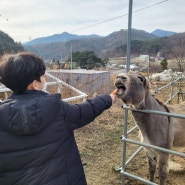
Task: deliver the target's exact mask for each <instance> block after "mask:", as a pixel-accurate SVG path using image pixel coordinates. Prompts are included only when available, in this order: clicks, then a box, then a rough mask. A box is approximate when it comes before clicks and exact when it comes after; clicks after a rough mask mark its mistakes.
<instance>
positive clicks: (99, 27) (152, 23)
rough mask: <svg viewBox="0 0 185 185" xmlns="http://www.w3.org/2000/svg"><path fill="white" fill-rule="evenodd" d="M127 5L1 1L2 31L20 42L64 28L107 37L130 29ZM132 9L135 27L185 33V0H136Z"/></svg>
mask: <svg viewBox="0 0 185 185" xmlns="http://www.w3.org/2000/svg"><path fill="white" fill-rule="evenodd" d="M128 6H129V0H32V1H30V0H16V1H15V0H1V3H0V30H1V31H4V32H5V33H7V34H8V35H9V36H10V37H12V38H13V39H14V40H15V41H20V42H26V41H29V40H32V39H35V38H39V37H45V36H50V35H53V34H60V33H62V32H64V31H66V32H69V33H72V34H77V35H88V34H98V35H102V36H106V35H108V34H110V33H112V32H114V31H119V30H120V29H127V25H128V15H127V14H128ZM132 11H133V15H132V28H135V29H140V30H145V31H147V32H152V31H154V30H155V29H157V28H159V29H163V30H167V31H174V32H185V25H184V17H185V1H184V0H133V9H132ZM108 20H109V21H108ZM99 23H100V24H99Z"/></svg>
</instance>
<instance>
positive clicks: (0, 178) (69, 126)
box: [0, 91, 112, 185]
mask: <svg viewBox="0 0 185 185" xmlns="http://www.w3.org/2000/svg"><path fill="white" fill-rule="evenodd" d="M111 104H112V100H111V97H110V96H109V95H100V96H97V97H95V98H93V99H91V100H87V101H86V102H84V103H81V104H77V105H72V104H71V105H70V104H67V103H65V102H63V101H61V97H60V94H47V93H44V92H42V91H27V92H26V93H25V94H23V95H16V94H12V95H11V96H10V97H9V99H8V100H7V101H4V102H3V103H0V185H86V179H85V175H84V170H83V166H82V162H81V159H80V155H79V152H78V148H77V145H76V141H75V138H74V134H73V131H74V130H75V129H77V128H80V127H82V126H84V125H86V124H88V123H90V122H92V121H93V120H94V119H95V118H96V117H97V116H98V115H100V114H101V113H102V112H103V111H104V110H105V109H107V108H109V107H110V106H111Z"/></svg>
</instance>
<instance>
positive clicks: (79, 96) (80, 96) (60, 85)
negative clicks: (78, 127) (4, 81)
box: [0, 73, 88, 102]
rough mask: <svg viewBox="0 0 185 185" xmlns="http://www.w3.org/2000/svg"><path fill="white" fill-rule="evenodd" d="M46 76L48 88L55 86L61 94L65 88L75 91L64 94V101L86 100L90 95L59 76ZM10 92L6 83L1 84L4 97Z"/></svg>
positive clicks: (0, 87)
mask: <svg viewBox="0 0 185 185" xmlns="http://www.w3.org/2000/svg"><path fill="white" fill-rule="evenodd" d="M45 77H46V85H47V87H46V88H47V90H48V88H49V87H51V86H55V89H56V92H57V93H60V94H63V93H62V92H63V90H64V89H68V90H70V91H72V92H74V93H73V94H72V93H70V97H65V96H63V95H62V100H63V101H66V102H73V101H77V100H79V101H85V100H86V98H87V96H88V95H87V94H85V93H83V92H82V91H80V90H78V89H76V88H74V87H73V86H71V85H69V84H67V83H66V82H64V81H62V80H60V79H59V78H57V77H55V76H53V75H51V74H49V73H46V74H45ZM10 92H11V90H10V89H9V88H7V87H5V86H4V85H0V93H4V96H5V97H4V99H7V97H8V93H10ZM65 94H66V93H65ZM71 95H74V96H71Z"/></svg>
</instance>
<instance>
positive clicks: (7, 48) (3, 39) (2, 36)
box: [0, 31, 24, 56]
mask: <svg viewBox="0 0 185 185" xmlns="http://www.w3.org/2000/svg"><path fill="white" fill-rule="evenodd" d="M23 50H24V48H23V46H22V45H21V43H17V42H14V40H13V39H12V38H11V37H10V36H9V35H8V34H6V33H4V32H2V31H0V56H1V55H2V54H3V53H9V52H18V51H23Z"/></svg>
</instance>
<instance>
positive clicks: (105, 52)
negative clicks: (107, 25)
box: [24, 29, 158, 60]
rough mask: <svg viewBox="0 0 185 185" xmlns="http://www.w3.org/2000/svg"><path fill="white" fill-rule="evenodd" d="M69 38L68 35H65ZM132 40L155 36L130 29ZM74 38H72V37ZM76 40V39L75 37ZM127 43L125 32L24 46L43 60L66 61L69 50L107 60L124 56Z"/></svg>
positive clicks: (142, 39) (147, 38)
mask: <svg viewBox="0 0 185 185" xmlns="http://www.w3.org/2000/svg"><path fill="white" fill-rule="evenodd" d="M67 35H68V36H69V34H67ZM131 35H132V40H139V41H146V40H150V39H154V38H158V37H157V36H155V35H153V34H151V33H148V32H146V31H143V30H137V29H132V31H131ZM73 38H74V37H73ZM75 38H76V37H75ZM126 43H127V30H120V31H116V32H113V33H111V34H109V35H107V36H105V37H100V36H91V37H84V36H82V37H79V38H78V39H73V40H69V41H67V42H59V41H57V42H52V43H47V44H32V45H24V48H25V49H26V50H27V51H31V52H34V53H35V54H37V55H39V56H42V57H43V58H44V59H49V60H50V59H52V58H58V59H60V58H62V59H63V60H66V59H67V58H68V57H69V56H70V52H71V48H72V51H73V52H76V51H80V52H81V51H93V52H94V53H96V54H97V55H98V56H99V57H102V58H108V57H115V56H123V55H125V50H124V53H123V47H122V46H123V45H126Z"/></svg>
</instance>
